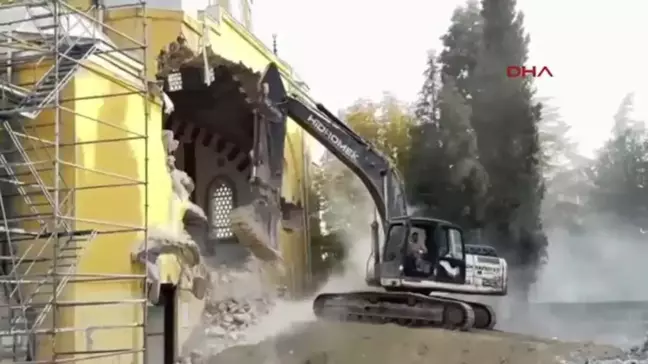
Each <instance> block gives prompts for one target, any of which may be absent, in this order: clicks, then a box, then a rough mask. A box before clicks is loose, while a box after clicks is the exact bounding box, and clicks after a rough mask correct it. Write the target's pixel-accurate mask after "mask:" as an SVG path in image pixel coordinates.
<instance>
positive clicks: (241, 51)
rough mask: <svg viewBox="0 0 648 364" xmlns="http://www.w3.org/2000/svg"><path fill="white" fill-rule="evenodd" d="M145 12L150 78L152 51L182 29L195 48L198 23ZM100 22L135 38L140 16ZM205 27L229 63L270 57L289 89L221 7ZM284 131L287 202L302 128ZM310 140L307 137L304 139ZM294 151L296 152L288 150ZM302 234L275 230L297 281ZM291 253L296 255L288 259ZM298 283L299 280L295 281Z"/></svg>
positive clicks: (296, 179) (257, 65)
mask: <svg viewBox="0 0 648 364" xmlns="http://www.w3.org/2000/svg"><path fill="white" fill-rule="evenodd" d="M147 15H148V19H149V22H148V26H147V27H148V30H149V31H148V34H149V35H150V36H149V39H148V44H149V45H150V47H149V49H148V55H147V59H148V69H149V77H151V78H152V77H154V74H155V71H156V62H155V60H156V56H157V54H158V52H159V50H160V49H162V48H163V47H166V46H167V45H168V44H169V43H170V42H171V41H173V40H174V39H175V38H176V37H177V36H178V34H180V33H181V32H182V34H184V36H185V37H186V38H187V41H188V44H189V46H190V47H192V48H193V49H199V48H198V47H199V44H200V42H199V39H200V35H201V34H202V31H201V30H202V25H201V23H200V22H199V21H197V20H196V19H192V18H189V17H187V16H185V15H183V14H182V13H179V12H173V11H167V10H155V9H149V10H148V12H147ZM106 22H107V23H108V24H109V25H110V26H111V27H114V28H115V29H117V30H119V31H120V32H123V33H125V34H130V35H131V36H132V37H133V38H135V37H136V36H139V37H141V34H143V33H142V19H141V18H139V17H138V16H137V15H136V14H134V13H133V11H132V10H129V9H123V10H115V11H111V12H109V13H108V15H107V17H106ZM206 24H207V26H208V29H209V42H210V44H211V45H212V47H213V50H214V51H215V52H216V53H218V54H220V55H222V56H224V57H225V58H227V59H229V60H232V61H234V62H243V63H244V64H245V65H246V66H247V67H250V68H251V69H253V70H255V71H259V72H261V71H263V69H264V68H265V67H266V65H267V64H268V63H270V62H275V63H277V64H278V65H279V68H280V70H281V71H282V73H283V74H284V76H285V78H284V82H285V83H286V87H287V88H288V89H289V90H290V89H292V88H293V82H292V79H291V77H290V75H291V73H292V70H291V69H290V67H289V66H288V65H286V64H285V63H284V62H283V61H281V60H279V59H278V58H277V57H275V56H274V54H272V52H271V51H270V50H269V49H267V47H265V46H264V45H263V44H262V43H261V42H260V41H259V40H258V39H256V38H255V37H254V36H253V35H252V34H250V33H249V32H248V31H247V30H245V29H244V28H243V27H242V26H240V25H239V24H238V23H237V22H236V21H234V20H233V19H232V18H231V17H230V16H229V15H228V14H227V13H226V12H221V19H220V21H218V22H214V21H212V20H211V19H208V20H207V21H206ZM112 38H113V39H114V40H115V41H119V40H120V39H122V40H123V37H121V36H119V35H117V34H116V33H113V36H112ZM288 135H289V136H287V137H286V149H285V156H286V159H287V160H290V162H289V164H288V166H287V168H286V169H285V172H284V173H285V175H284V185H283V191H284V192H283V194H284V197H285V198H286V199H287V200H289V201H293V202H298V201H301V200H302V186H301V184H300V183H301V181H302V180H303V178H302V170H301V165H302V163H301V158H303V157H302V156H304V155H305V154H304V153H301V144H302V138H303V137H304V132H303V131H302V130H301V129H300V128H299V127H298V126H297V124H295V123H294V122H293V121H292V120H289V122H288ZM309 139H310V138H309ZM296 152H299V153H297V154H294V153H296ZM303 237H304V234H303V233H301V232H296V233H288V232H285V231H283V230H280V244H281V249H282V253H283V255H284V256H285V257H286V258H288V259H290V260H289V261H288V265H289V266H290V267H291V269H289V272H292V273H293V274H294V276H292V277H288V281H289V282H300V280H301V278H302V277H303V275H304V272H303V270H302V269H303V267H304V265H303V262H301V260H303V257H304V255H305V244H306V242H305V241H304V239H303ZM292 258H297V259H298V260H297V261H293V259H292ZM295 284H296V286H301V285H302V284H301V283H295Z"/></svg>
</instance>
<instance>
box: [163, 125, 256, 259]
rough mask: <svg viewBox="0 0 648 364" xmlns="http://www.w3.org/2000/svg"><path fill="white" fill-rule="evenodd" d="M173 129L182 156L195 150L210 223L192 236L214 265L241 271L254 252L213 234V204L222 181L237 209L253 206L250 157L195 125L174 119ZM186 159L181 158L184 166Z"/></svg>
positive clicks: (199, 196) (199, 193) (199, 194)
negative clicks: (213, 196) (212, 201)
mask: <svg viewBox="0 0 648 364" xmlns="http://www.w3.org/2000/svg"><path fill="white" fill-rule="evenodd" d="M170 127H171V129H172V130H173V131H174V133H176V135H178V139H179V141H180V142H181V143H182V144H183V147H182V148H179V151H180V153H182V154H184V151H185V149H186V148H192V147H193V148H195V155H196V182H195V190H196V193H195V203H196V204H197V205H199V206H200V207H201V208H202V209H203V211H206V215H207V219H208V220H209V223H208V226H203V227H202V228H201V229H200V230H198V229H193V230H191V232H192V236H195V239H197V240H199V241H200V242H201V243H203V249H204V250H203V253H204V255H205V257H206V259H207V260H208V263H209V264H210V265H212V266H221V265H226V266H230V267H237V268H241V267H242V266H243V265H244V264H245V262H246V261H247V259H248V258H249V256H250V252H249V251H248V249H246V248H245V247H244V246H242V245H240V244H237V243H236V241H237V239H236V238H235V237H234V236H231V237H226V238H221V239H218V238H217V237H216V236H214V234H211V232H213V229H212V227H213V225H214V223H216V222H217V221H214V220H213V219H212V218H213V217H214V214H213V212H214V211H213V209H212V207H213V206H211V204H210V202H211V197H212V196H211V195H212V193H213V192H214V189H215V187H217V185H218V183H220V182H224V183H226V184H228V185H229V186H230V187H231V188H232V192H233V206H232V207H233V208H236V207H239V206H244V205H248V204H251V203H252V202H253V201H254V200H255V198H256V196H255V194H254V193H253V192H252V189H251V186H250V183H249V178H250V173H251V164H250V162H249V156H248V155H247V154H246V153H244V152H242V151H241V150H240V149H239V148H237V146H236V145H235V144H234V143H231V142H227V141H224V140H222V139H221V138H220V137H219V136H218V134H208V133H207V132H206V131H205V130H204V129H202V128H196V127H195V126H194V125H193V124H191V123H182V122H180V121H176V120H174V121H173V122H172V124H171V126H170ZM183 159H184V158H181V157H180V156H179V158H178V160H179V161H180V163H179V165H180V166H182V160H183ZM198 236H199V238H198Z"/></svg>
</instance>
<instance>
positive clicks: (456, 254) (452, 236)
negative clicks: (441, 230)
mask: <svg viewBox="0 0 648 364" xmlns="http://www.w3.org/2000/svg"><path fill="white" fill-rule="evenodd" d="M447 232H448V233H447V236H448V243H449V245H450V255H451V256H452V257H453V258H456V259H463V256H464V251H463V241H462V236H461V232H460V231H459V230H457V229H453V228H449V229H447Z"/></svg>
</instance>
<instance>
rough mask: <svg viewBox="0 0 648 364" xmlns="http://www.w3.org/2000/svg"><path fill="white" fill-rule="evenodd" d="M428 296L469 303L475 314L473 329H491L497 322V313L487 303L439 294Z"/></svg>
mask: <svg viewBox="0 0 648 364" xmlns="http://www.w3.org/2000/svg"><path fill="white" fill-rule="evenodd" d="M429 297H432V298H437V299H445V300H452V301H455V302H462V303H465V304H467V305H469V306H470V308H471V309H472V310H473V312H474V314H475V324H474V326H473V328H474V329H479V330H493V328H494V327H495V325H496V324H497V315H496V314H495V311H494V310H493V308H492V307H491V306H489V305H486V304H483V303H480V302H474V301H466V300H460V299H456V298H452V297H446V296H443V297H441V296H435V295H430V296H429Z"/></svg>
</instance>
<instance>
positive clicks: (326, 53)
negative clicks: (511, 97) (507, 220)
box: [253, 0, 648, 154]
mask: <svg viewBox="0 0 648 364" xmlns="http://www.w3.org/2000/svg"><path fill="white" fill-rule="evenodd" d="M254 2H255V8H254V15H253V16H254V27H255V28H254V31H255V33H256V34H257V36H258V37H259V38H261V39H262V40H263V41H264V42H266V43H267V44H271V42H272V34H273V33H276V34H277V35H278V51H279V56H280V57H281V58H283V59H284V60H286V61H287V62H288V63H290V64H291V65H293V67H294V68H295V69H296V70H297V72H298V73H299V74H300V75H301V77H302V78H303V79H304V81H306V83H308V85H309V86H310V87H311V91H312V92H311V94H312V95H313V96H314V97H315V98H317V99H318V101H320V102H322V103H323V104H324V105H326V106H327V107H328V108H329V109H332V110H338V109H341V108H343V107H345V106H346V105H349V104H350V103H352V102H353V101H355V100H356V99H358V98H373V99H378V98H380V96H381V95H382V93H383V92H386V91H387V92H391V93H394V94H395V95H396V96H397V97H399V98H400V99H402V100H404V101H408V102H411V101H414V100H415V98H416V94H417V92H418V90H419V88H420V86H421V82H422V76H421V75H422V72H423V70H424V66H425V58H426V53H427V51H428V50H429V49H433V48H436V49H441V48H440V42H439V40H438V39H439V37H440V36H441V35H442V34H443V32H444V31H445V30H446V29H447V27H448V25H449V23H450V17H451V15H452V11H453V10H454V8H455V7H456V6H457V5H461V4H463V3H464V1H461V0H442V1H441V0H437V1H430V0H400V1H398V2H387V1H376V0H328V1H322V0H255V1H254ZM518 7H519V9H521V10H522V11H523V12H524V13H525V16H526V18H525V25H526V29H527V31H528V32H529V33H530V35H531V48H530V51H531V54H530V55H531V61H530V62H529V63H530V64H533V65H537V66H547V67H549V68H550V69H551V71H552V72H553V74H554V77H553V78H549V77H546V78H541V79H538V82H537V86H538V91H539V95H541V96H547V97H552V98H553V99H554V101H553V102H554V104H555V106H558V107H559V108H560V110H561V114H562V116H563V118H564V119H565V120H566V121H567V122H568V123H569V124H570V125H572V130H573V133H572V134H573V136H574V137H575V138H577V139H578V141H579V142H580V143H581V149H582V150H583V152H585V153H587V154H590V153H591V152H592V151H593V150H594V149H595V148H597V147H598V146H600V145H601V143H602V142H603V140H605V138H606V137H607V135H608V134H609V130H610V127H611V122H612V121H611V120H612V115H613V114H614V113H615V111H616V109H617V107H618V104H619V102H620V101H621V99H622V97H623V96H624V95H625V94H626V93H628V92H636V104H637V117H640V118H641V119H643V120H646V121H648V75H647V74H646V73H645V72H644V73H642V72H641V70H640V69H641V68H645V65H648V40H647V39H648V21H647V20H646V0H616V1H614V2H608V1H591V0H569V1H565V0H518ZM641 65H644V66H641Z"/></svg>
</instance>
